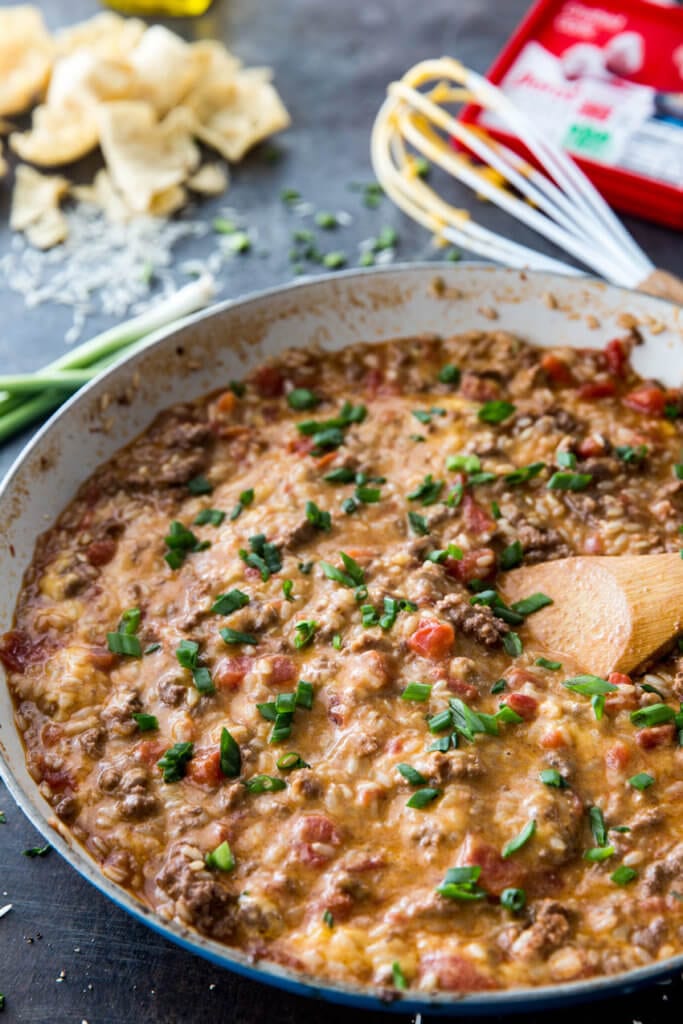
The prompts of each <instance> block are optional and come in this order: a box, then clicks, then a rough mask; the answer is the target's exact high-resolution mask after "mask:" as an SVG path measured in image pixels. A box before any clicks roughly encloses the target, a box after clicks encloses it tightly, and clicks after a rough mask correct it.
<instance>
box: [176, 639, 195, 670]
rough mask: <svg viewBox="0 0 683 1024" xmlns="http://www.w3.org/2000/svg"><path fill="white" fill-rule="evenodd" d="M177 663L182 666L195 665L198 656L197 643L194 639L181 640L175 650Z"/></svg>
mask: <svg viewBox="0 0 683 1024" xmlns="http://www.w3.org/2000/svg"><path fill="white" fill-rule="evenodd" d="M175 655H176V658H177V659H178V664H179V665H182V667H183V668H189V669H193V668H196V667H197V659H198V656H199V644H198V643H196V641H194V640H181V641H180V643H179V644H178V646H177V648H176V652H175Z"/></svg>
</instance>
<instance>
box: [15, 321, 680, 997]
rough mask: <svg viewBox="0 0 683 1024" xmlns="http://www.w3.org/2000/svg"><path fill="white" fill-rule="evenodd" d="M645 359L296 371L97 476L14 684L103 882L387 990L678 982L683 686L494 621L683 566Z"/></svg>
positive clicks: (259, 375)
mask: <svg viewBox="0 0 683 1024" xmlns="http://www.w3.org/2000/svg"><path fill="white" fill-rule="evenodd" d="M636 342H637V337H636V336H635V335H634V336H630V337H627V338H624V339H619V340H614V341H612V342H610V343H609V344H608V345H607V348H606V349H605V350H604V351H596V350H583V351H576V350H571V349H554V350H550V349H537V348H534V347H532V346H531V345H528V344H526V343H525V342H523V341H521V340H519V339H517V338H515V337H513V336H511V335H509V334H507V333H504V332H502V331H499V332H495V333H492V334H484V333H482V332H470V333H468V334H464V335H461V336H457V337H451V338H447V339H441V338H438V337H434V336H424V337H418V338H411V339H405V340H401V341H396V342H391V343H387V344H382V345H356V346H353V347H350V348H347V349H345V350H344V351H342V352H339V353H335V354H323V353H320V352H316V351H303V350H292V351H290V352H288V353H285V354H284V355H283V356H282V357H281V359H280V360H278V361H276V362H272V363H270V364H268V365H266V366H263V367H261V368H260V369H259V370H257V371H256V372H255V373H253V374H252V375H251V376H250V377H249V378H248V379H247V380H246V382H245V383H235V382H233V383H232V384H231V385H230V387H229V388H228V389H227V390H226V391H224V392H223V393H222V394H219V395H214V396H212V397H209V398H207V399H202V400H200V401H197V402H192V403H188V404H184V405H179V406H176V407H174V408H172V409H170V410H169V411H167V412H165V413H164V414H162V415H161V416H159V417H157V419H156V420H155V421H154V423H153V424H152V426H151V427H150V428H149V430H147V432H146V433H145V434H143V435H142V436H141V437H140V438H138V440H137V441H135V442H134V443H133V444H131V445H129V446H128V447H127V448H126V449H124V450H123V451H121V452H120V453H119V454H118V455H117V456H116V457H115V458H114V459H112V461H111V462H109V463H108V464H107V465H105V466H104V467H103V468H101V469H100V470H98V471H97V472H96V473H95V475H94V476H93V477H92V478H91V479H90V480H89V481H88V482H87V483H86V484H85V485H84V486H83V487H82V488H81V490H80V491H79V493H78V495H77V497H76V498H75V500H74V501H73V502H72V503H71V505H70V506H69V507H68V508H67V509H66V511H65V512H64V513H63V514H62V515H61V517H60V518H59V520H58V522H57V525H56V526H55V527H54V528H53V529H51V530H50V531H49V532H48V533H46V534H45V535H44V536H43V537H42V538H41V539H40V541H39V543H38V548H37V551H36V555H35V559H34V561H33V564H32V566H31V568H30V570H29V571H28V573H27V575H26V579H25V584H24V587H23V591H22V594H21V597H20V600H19V604H18V609H17V613H16V623H15V627H14V629H13V630H12V631H11V632H10V633H8V634H6V635H5V637H4V639H3V641H2V652H1V653H2V659H3V661H4V663H5V665H6V666H7V668H8V670H9V679H10V686H11V689H12V692H13V694H14V696H15V698H16V709H17V721H18V723H19V728H20V729H21V732H22V733H23V736H24V740H25V743H26V750H27V757H28V762H29V766H30V771H31V773H32V775H33V777H34V778H35V779H36V780H37V781H38V782H39V783H40V785H41V789H42V792H43V793H44V794H45V796H46V797H47V798H48V799H49V800H50V802H51V803H52V805H53V806H54V809H55V813H56V814H57V815H58V816H59V818H60V819H61V820H62V822H64V823H66V825H67V826H68V828H69V829H70V830H71V832H72V833H73V835H74V836H75V837H76V838H77V839H78V840H79V841H80V842H81V843H82V844H83V845H84V846H85V847H86V849H87V850H88V851H89V853H90V854H91V855H92V856H93V857H94V858H95V859H96V860H97V862H98V863H99V864H100V865H101V869H102V871H103V872H104V874H105V875H106V876H107V877H108V878H110V879H112V880H114V881H115V882H117V883H119V884H120V885H122V886H125V887H126V888H127V889H128V890H130V892H132V893H134V894H135V895H136V896H137V897H138V898H139V899H140V900H142V901H144V902H145V903H146V904H148V905H149V906H151V907H153V908H154V909H155V910H156V911H157V912H158V914H160V915H161V917H163V918H165V919H172V920H174V921H177V922H180V923H182V924H187V925H190V926H192V927H194V928H196V929H197V930H198V931H200V932H202V933H203V934H205V935H208V936H211V937H212V938H214V939H217V940H219V941H221V942H224V943H226V944H227V945H229V946H232V947H235V948H238V949H241V950H243V951H245V952H246V953H247V954H248V955H249V956H251V957H252V958H254V959H267V960H272V961H276V962H278V963H280V964H284V965H286V966H288V967H291V968H294V969H295V970H299V971H302V972H305V973H307V974H309V975H313V976H315V977H317V978H324V979H330V980H333V981H339V982H350V983H354V984H358V985H361V986H362V985H375V986H380V987H381V988H383V989H384V990H386V991H387V992H388V993H391V992H395V993H396V992H398V991H399V990H401V989H405V988H409V989H418V990H421V991H434V990H446V991H454V992H469V991H480V990H489V989H491V990H493V989H500V988H507V987H515V986H524V985H541V984H547V983H553V982H564V981H569V980H574V979H580V978H587V977H591V976H594V975H599V974H613V973H616V972H620V971H624V970H627V969H630V968H634V967H637V966H640V965H642V964H647V963H649V962H651V961H655V960H658V959H663V958H666V957H669V956H671V955H673V954H674V953H680V952H681V950H683V818H682V815H681V810H680V807H681V798H682V797H683V781H681V778H682V776H681V768H682V766H683V751H682V750H681V748H680V746H679V736H680V734H679V729H681V727H682V726H683V721H682V720H681V715H680V708H679V703H678V700H679V698H681V697H683V663H679V662H678V660H677V657H676V655H675V654H669V655H668V656H667V657H666V658H665V659H663V660H661V661H660V663H659V664H657V665H655V666H653V667H651V668H650V670H649V671H648V672H647V674H640V675H638V676H637V677H634V678H629V677H628V676H625V675H621V674H613V675H611V676H610V677H609V679H607V680H604V679H600V678H597V677H596V676H593V675H589V674H586V672H585V667H584V671H583V672H579V671H578V670H577V666H573V665H572V664H571V663H570V662H569V661H568V659H567V658H563V657H562V655H561V654H558V653H557V652H552V651H544V650H540V649H538V647H535V646H534V645H533V643H532V642H531V640H530V639H529V638H528V637H527V635H526V630H525V620H526V618H527V617H528V616H530V615H533V614H535V612H536V611H537V610H538V608H539V607H541V606H542V605H543V603H544V598H543V595H529V599H528V600H525V601H522V602H519V603H518V604H517V605H515V606H513V607H508V606H506V605H505V604H504V602H503V601H502V599H501V598H500V596H499V594H498V590H497V587H498V586H499V583H500V580H501V578H502V577H504V574H505V573H506V572H507V571H508V570H510V569H511V568H513V567H515V566H517V565H525V564H529V563H534V562H539V561H543V560H547V559H555V558H563V557H566V556H568V555H571V554H576V553H590V554H605V555H617V554H622V553H626V552H628V553H631V554H640V553H643V554H644V553H648V552H660V551H676V550H678V547H679V544H680V539H679V527H680V524H681V522H683V501H682V497H681V488H682V487H683V481H682V480H681V478H682V477H683V466H682V465H681V464H680V463H679V461H678V460H679V458H680V457H681V427H680V424H681V420H680V419H679V418H678V417H679V416H680V415H681V413H682V411H683V401H682V398H681V394H680V393H679V392H670V391H669V392H666V391H664V390H663V389H662V388H661V387H660V386H659V385H657V384H656V383H653V382H644V381H642V380H641V379H639V378H638V377H637V376H636V375H635V373H634V372H633V370H632V369H631V367H630V362H629V355H630V349H631V346H632V345H633V344H634V343H636ZM682 661H683V659H682Z"/></svg>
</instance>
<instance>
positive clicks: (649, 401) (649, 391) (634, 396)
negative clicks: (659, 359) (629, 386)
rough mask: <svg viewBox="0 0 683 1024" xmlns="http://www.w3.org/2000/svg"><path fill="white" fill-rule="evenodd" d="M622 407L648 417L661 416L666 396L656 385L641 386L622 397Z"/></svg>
mask: <svg viewBox="0 0 683 1024" xmlns="http://www.w3.org/2000/svg"><path fill="white" fill-rule="evenodd" d="M624 405H627V406H628V407H629V409H635V411H636V412H644V413H646V415H648V416H662V415H663V413H664V406H665V405H666V395H665V393H664V392H663V391H662V389H661V388H659V387H657V385H656V384H641V386H640V387H639V388H635V390H634V391H629V393H628V394H627V395H625V396H624Z"/></svg>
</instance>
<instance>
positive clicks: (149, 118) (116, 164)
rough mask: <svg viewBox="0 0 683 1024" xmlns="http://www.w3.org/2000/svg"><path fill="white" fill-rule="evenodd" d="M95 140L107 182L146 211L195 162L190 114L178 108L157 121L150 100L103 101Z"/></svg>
mask: <svg viewBox="0 0 683 1024" xmlns="http://www.w3.org/2000/svg"><path fill="white" fill-rule="evenodd" d="M98 121H99V128H100V145H101V147H102V152H103V154H104V158H105V160H106V163H107V167H108V169H109V172H110V174H111V178H112V181H113V183H114V185H115V186H116V188H117V189H118V190H119V191H120V192H121V195H122V196H123V198H124V200H125V202H126V203H127V204H128V205H129V206H130V207H131V209H133V210H135V211H136V212H137V213H148V212H150V211H151V210H152V207H153V206H154V203H155V201H158V200H159V197H160V196H162V195H163V194H164V193H165V192H167V190H168V189H170V188H172V187H173V186H174V185H181V184H182V183H183V182H184V181H185V180H186V179H187V178H188V177H189V175H191V174H192V172H193V171H194V170H195V169H196V167H197V166H198V164H199V150H198V148H197V146H196V145H195V143H194V141H193V139H192V117H191V115H190V114H189V112H188V111H187V110H186V109H185V108H183V107H178V108H177V109H175V110H172V111H171V113H170V114H168V115H167V116H166V117H165V118H164V120H163V121H158V120H157V117H156V114H155V112H154V108H153V107H152V106H151V104H149V103H141V102H137V103H136V102H131V103H103V104H102V105H101V106H100V107H99V109H98Z"/></svg>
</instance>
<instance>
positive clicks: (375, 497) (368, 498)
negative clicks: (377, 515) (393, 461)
mask: <svg viewBox="0 0 683 1024" xmlns="http://www.w3.org/2000/svg"><path fill="white" fill-rule="evenodd" d="M354 494H355V496H356V501H362V502H363V504H365V505H374V504H375V503H376V502H378V501H380V500H381V498H382V492H381V491H380V489H379V487H365V486H363V485H362V484H359V485H358V486H357V487H356V490H355V491H354Z"/></svg>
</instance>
